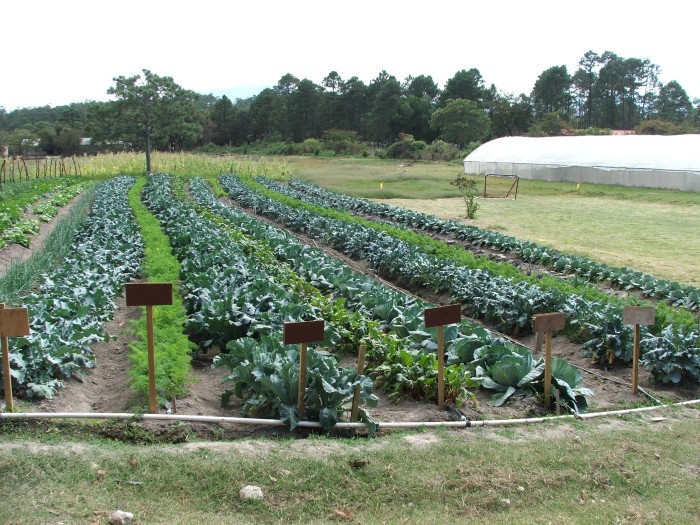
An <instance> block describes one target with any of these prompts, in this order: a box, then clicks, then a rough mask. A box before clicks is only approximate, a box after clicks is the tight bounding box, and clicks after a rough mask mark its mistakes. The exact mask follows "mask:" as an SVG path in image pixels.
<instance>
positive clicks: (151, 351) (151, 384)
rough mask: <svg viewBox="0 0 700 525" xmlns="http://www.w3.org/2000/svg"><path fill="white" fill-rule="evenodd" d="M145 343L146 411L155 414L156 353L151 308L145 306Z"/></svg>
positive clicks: (148, 305)
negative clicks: (146, 363) (146, 362)
mask: <svg viewBox="0 0 700 525" xmlns="http://www.w3.org/2000/svg"><path fill="white" fill-rule="evenodd" d="M146 341H147V343H148V411H149V412H150V413H151V414H155V413H156V412H157V411H158V405H157V404H156V352H155V348H154V344H153V306H152V305H150V304H147V305H146Z"/></svg>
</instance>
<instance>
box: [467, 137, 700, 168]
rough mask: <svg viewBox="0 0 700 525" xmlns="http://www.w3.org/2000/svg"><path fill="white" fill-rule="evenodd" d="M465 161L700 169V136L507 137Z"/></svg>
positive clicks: (469, 156) (478, 150) (492, 143)
mask: <svg viewBox="0 0 700 525" xmlns="http://www.w3.org/2000/svg"><path fill="white" fill-rule="evenodd" d="M464 162H512V163H516V164H541V165H549V166H590V167H596V168H603V169H614V168H617V169H619V168H628V169H629V168H632V169H649V170H671V171H698V172H700V135H671V136H663V135H596V136H582V137H504V138H500V139H495V140H492V141H490V142H487V143H486V144H484V145H482V146H480V147H478V148H477V149H476V150H474V151H473V152H472V153H471V154H469V155H468V156H467V157H466V158H465V159H464Z"/></svg>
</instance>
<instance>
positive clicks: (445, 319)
mask: <svg viewBox="0 0 700 525" xmlns="http://www.w3.org/2000/svg"><path fill="white" fill-rule="evenodd" d="M423 314H424V315H425V327H426V328H431V327H433V326H445V325H448V324H454V323H459V322H460V321H461V320H462V305H461V304H450V305H447V306H438V307H436V308H426V309H425V310H424V311H423Z"/></svg>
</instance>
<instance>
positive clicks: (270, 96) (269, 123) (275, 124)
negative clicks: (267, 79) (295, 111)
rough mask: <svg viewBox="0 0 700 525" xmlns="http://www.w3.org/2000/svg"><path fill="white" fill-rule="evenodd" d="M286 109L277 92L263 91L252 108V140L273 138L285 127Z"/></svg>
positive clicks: (271, 90) (254, 100)
mask: <svg viewBox="0 0 700 525" xmlns="http://www.w3.org/2000/svg"><path fill="white" fill-rule="evenodd" d="M284 118H285V109H284V107H283V103H282V101H281V98H280V97H279V96H278V95H277V93H276V92H275V90H273V89H270V88H266V89H263V90H262V91H261V92H260V93H258V95H257V96H256V97H255V98H254V99H253V102H252V104H251V106H250V125H251V135H252V136H251V138H252V139H254V140H255V139H260V138H263V137H267V138H269V137H272V136H273V134H274V133H275V132H279V131H280V127H282V126H283V125H284V122H283V121H284Z"/></svg>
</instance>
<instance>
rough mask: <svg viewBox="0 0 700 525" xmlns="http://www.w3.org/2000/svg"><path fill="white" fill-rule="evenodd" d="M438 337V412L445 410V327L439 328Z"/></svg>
mask: <svg viewBox="0 0 700 525" xmlns="http://www.w3.org/2000/svg"><path fill="white" fill-rule="evenodd" d="M437 336H438V349H437V358H438V410H442V409H443V408H445V326H444V325H440V326H438V327H437Z"/></svg>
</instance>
